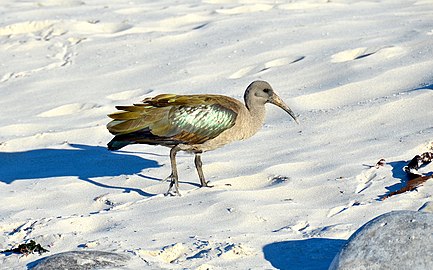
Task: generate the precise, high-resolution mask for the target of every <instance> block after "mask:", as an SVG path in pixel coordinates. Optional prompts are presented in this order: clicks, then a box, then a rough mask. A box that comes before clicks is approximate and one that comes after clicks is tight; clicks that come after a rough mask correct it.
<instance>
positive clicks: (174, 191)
mask: <svg viewBox="0 0 433 270" xmlns="http://www.w3.org/2000/svg"><path fill="white" fill-rule="evenodd" d="M169 177H170V176H169ZM164 196H179V197H180V196H181V195H180V192H179V187H178V186H177V185H176V181H175V179H174V177H172V178H171V181H170V186H169V187H168V190H167V192H166V193H164Z"/></svg>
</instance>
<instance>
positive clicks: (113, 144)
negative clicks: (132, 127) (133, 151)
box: [107, 137, 131, 151]
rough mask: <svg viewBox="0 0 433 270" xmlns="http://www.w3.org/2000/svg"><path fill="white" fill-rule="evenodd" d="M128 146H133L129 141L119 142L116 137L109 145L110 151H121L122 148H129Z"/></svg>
mask: <svg viewBox="0 0 433 270" xmlns="http://www.w3.org/2000/svg"><path fill="white" fill-rule="evenodd" d="M128 144H131V142H128V141H119V140H117V138H116V137H114V138H113V139H112V140H111V141H110V142H109V143H108V144H107V146H108V150H111V151H113V150H119V149H120V148H123V147H125V146H127V145H128Z"/></svg>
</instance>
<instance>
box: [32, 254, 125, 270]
mask: <svg viewBox="0 0 433 270" xmlns="http://www.w3.org/2000/svg"><path fill="white" fill-rule="evenodd" d="M129 259H130V258H129V256H127V255H123V254H117V253H112V252H104V251H96V250H95V251H90V250H88V251H68V252H63V253H57V254H54V255H51V256H48V257H45V258H42V259H40V260H38V261H36V262H34V263H32V264H30V265H29V269H32V270H58V269H62V270H63V269H64V270H67V269H69V270H72V269H73V270H91V269H104V268H112V267H121V266H124V265H125V264H126V263H127V261H128V260H129Z"/></svg>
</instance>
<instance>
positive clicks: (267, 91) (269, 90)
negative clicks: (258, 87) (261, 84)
mask: <svg viewBox="0 0 433 270" xmlns="http://www.w3.org/2000/svg"><path fill="white" fill-rule="evenodd" d="M263 92H265V93H269V92H271V89H268V88H266V89H263Z"/></svg>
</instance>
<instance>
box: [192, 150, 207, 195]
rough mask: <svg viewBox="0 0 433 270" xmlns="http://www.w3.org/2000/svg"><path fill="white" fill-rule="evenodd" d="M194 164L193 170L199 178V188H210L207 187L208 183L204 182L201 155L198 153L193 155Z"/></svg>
mask: <svg viewBox="0 0 433 270" xmlns="http://www.w3.org/2000/svg"><path fill="white" fill-rule="evenodd" d="M194 163H195V168H196V169H197V173H198V177H199V178H200V183H201V186H202V187H210V186H209V185H208V182H206V180H205V179H204V174H203V169H202V165H203V163H202V162H201V153H200V152H196V153H195V158H194Z"/></svg>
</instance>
